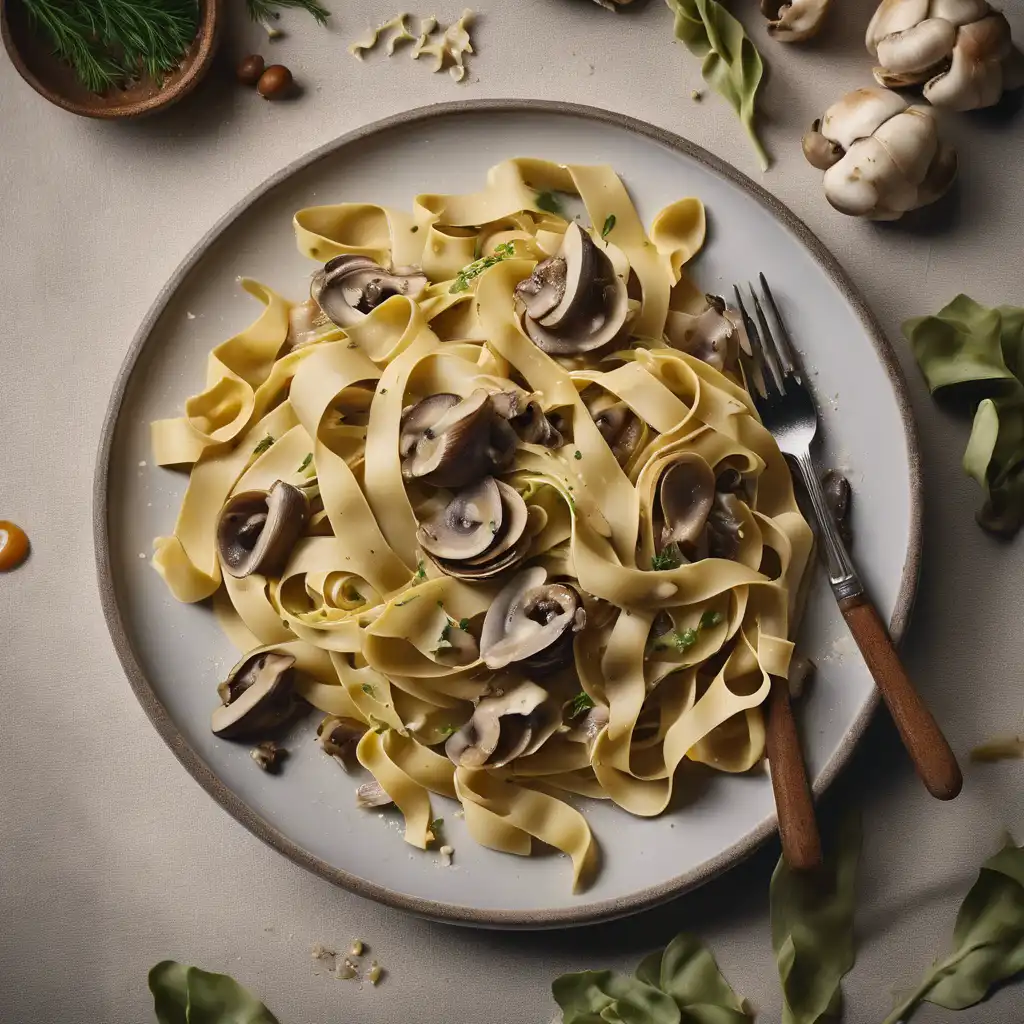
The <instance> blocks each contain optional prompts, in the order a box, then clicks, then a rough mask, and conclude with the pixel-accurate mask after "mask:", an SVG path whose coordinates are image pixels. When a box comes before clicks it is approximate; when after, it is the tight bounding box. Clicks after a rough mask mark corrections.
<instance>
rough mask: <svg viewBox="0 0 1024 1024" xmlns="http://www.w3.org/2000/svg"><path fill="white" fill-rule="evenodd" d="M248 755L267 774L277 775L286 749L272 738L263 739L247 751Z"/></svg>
mask: <svg viewBox="0 0 1024 1024" xmlns="http://www.w3.org/2000/svg"><path fill="white" fill-rule="evenodd" d="M249 756H250V757H251V758H252V759H253V760H254V761H255V762H256V764H257V765H258V766H259V767H260V769H262V770H263V771H265V772H266V773H267V774H268V775H278V774H279V773H280V771H281V765H282V763H283V762H284V760H285V758H286V757H288V751H287V750H286V749H285V748H284V747H282V746H281V745H280V744H278V743H275V742H274V741H273V740H264V741H263V742H262V743H258V744H257V745H256V746H255V747H253V748H252V750H250V751H249Z"/></svg>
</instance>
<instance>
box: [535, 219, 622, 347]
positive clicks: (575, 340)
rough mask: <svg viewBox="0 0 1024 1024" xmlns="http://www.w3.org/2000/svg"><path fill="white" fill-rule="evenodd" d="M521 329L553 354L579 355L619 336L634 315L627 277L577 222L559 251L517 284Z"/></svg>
mask: <svg viewBox="0 0 1024 1024" xmlns="http://www.w3.org/2000/svg"><path fill="white" fill-rule="evenodd" d="M515 294H516V300H517V309H518V311H519V313H520V315H521V317H522V324H523V330H524V331H526V333H527V335H528V336H529V338H530V340H531V341H533V343H534V344H535V345H536V346H537V347H538V348H539V349H541V350H542V351H544V352H547V353H548V355H552V356H575V355H579V354H581V353H583V352H591V351H593V350H594V349H598V348H602V347H603V346H605V345H608V344H610V343H611V342H613V341H614V340H615V339H616V338H618V337H619V336H620V335H621V334H622V332H623V330H624V329H625V327H626V325H627V324H628V323H629V320H630V317H631V308H630V304H629V295H628V293H627V289H626V282H625V281H624V280H623V279H622V278H621V277H619V276H618V275H617V274H616V273H615V268H614V266H613V265H612V261H611V259H610V258H609V257H608V254H607V253H606V252H604V251H603V250H602V249H601V248H600V247H599V246H598V245H597V243H596V242H595V241H594V240H593V238H591V237H590V233H589V232H587V231H585V230H584V229H583V228H581V227H580V226H579V224H577V223H576V222H575V221H572V222H571V223H570V224H569V226H568V227H567V228H566V230H565V235H564V236H563V238H562V244H561V247H560V248H559V250H558V252H557V253H556V254H555V255H554V256H551V257H550V258H549V259H546V260H543V261H542V262H541V263H538V264H537V266H536V267H535V268H534V271H533V273H532V274H531V275H530V276H529V277H528V278H526V280H524V281H520V282H519V284H518V285H516V292H515Z"/></svg>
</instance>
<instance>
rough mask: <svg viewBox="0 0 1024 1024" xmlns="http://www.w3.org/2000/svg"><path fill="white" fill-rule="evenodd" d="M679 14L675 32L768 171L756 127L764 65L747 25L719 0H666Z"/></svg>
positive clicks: (767, 161) (767, 160)
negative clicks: (746, 30) (726, 102)
mask: <svg viewBox="0 0 1024 1024" xmlns="http://www.w3.org/2000/svg"><path fill="white" fill-rule="evenodd" d="M665 2H666V3H667V4H668V7H669V10H671V11H672V12H673V13H674V14H675V17H676V23H675V34H676V39H678V40H679V41H680V42H681V43H682V44H683V45H684V46H685V47H686V48H687V49H688V50H689V51H690V53H692V54H693V55H694V56H695V57H699V58H700V59H701V61H702V64H701V69H700V71H701V74H702V75H703V76H704V81H705V82H707V83H708V85H710V86H711V88H712V89H714V90H715V92H717V93H718V94H719V95H721V96H723V97H724V98H725V99H726V100H728V102H729V103H730V104H731V105H732V107H733V109H734V110H735V111H736V113H737V114H738V115H739V119H740V122H741V123H742V125H743V127H744V128H745V129H746V131H747V135H749V136H750V141H751V142H752V143H753V144H754V151H755V152H756V153H757V158H758V160H759V161H760V162H761V169H762V170H767V169H768V164H769V162H770V161H769V159H768V154H767V153H766V152H765V151H764V147H763V146H762V145H761V140H760V139H759V138H758V137H757V131H756V129H755V128H754V116H755V111H756V102H757V90H758V87H759V86H760V84H761V76H762V74H763V73H764V66H763V64H762V62H761V55H760V54H759V53H758V52H757V47H755V46H754V44H753V43H752V42H751V41H750V39H749V38H748V37H747V33H746V32H745V31H744V30H743V26H742V25H741V24H740V23H739V22H738V21H737V20H736V19H735V18H734V17H733V16H732V15H731V14H730V13H729V12H728V11H727V10H726V9H725V8H724V7H723V6H722V5H721V4H720V3H718V2H717V0H665Z"/></svg>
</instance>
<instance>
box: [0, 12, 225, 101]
mask: <svg viewBox="0 0 1024 1024" xmlns="http://www.w3.org/2000/svg"><path fill="white" fill-rule="evenodd" d="M18 2H19V0H0V38H2V39H3V43H4V48H5V49H6V50H7V55H8V57H10V58H11V63H12V64H13V65H14V69H15V70H16V71H17V72H18V74H19V75H21V77H22V78H23V79H24V80H25V82H27V83H28V84H29V85H30V86H31V87H32V88H33V89H34V90H35V91H36V92H37V93H39V95H40V96H42V97H43V99H45V100H48V101H49V102H50V103H52V104H54V106H57V107H60V108H61V109H63V110H66V111H68V113H71V114H77V115H78V116H79V117H91V118H94V119H97V120H101V121H117V120H126V119H129V118H135V117H144V116H145V115H146V114H152V113H155V112H156V111H158V110H164V109H166V108H167V107H170V106H172V105H173V104H175V103H177V102H178V101H179V100H180V99H183V98H184V97H185V96H187V95H188V94H189V93H190V92H191V91H192V90H193V89H194V88H195V87H196V86H197V85H198V84H199V82H200V81H201V80H202V78H203V77H204V76H205V74H206V72H207V71H209V69H210V64H211V63H212V62H213V56H214V53H215V52H216V48H217V42H218V39H219V37H220V25H221V22H222V20H223V19H222V18H221V5H222V0H199V25H198V27H197V29H196V36H195V39H194V40H193V41H192V43H191V45H190V49H191V48H192V47H195V52H194V53H193V54H191V55H190V56H188V57H186V61H183V63H184V64H185V70H184V72H183V73H182V75H181V77H180V78H178V79H176V80H175V81H174V83H173V85H171V86H169V87H168V88H166V89H161V90H159V91H158V92H156V93H154V94H153V95H152V96H148V97H146V98H145V99H141V100H135V101H132V102H127V103H120V104H115V105H111V106H106V107H91V106H89V105H88V104H85V103H81V102H79V101H77V100H74V99H71V98H69V97H67V96H65V95H63V93H60V92H58V91H57V90H55V89H52V88H50V86H48V85H47V84H46V83H45V82H43V81H41V80H40V78H39V77H38V76H37V75H36V74H35V72H33V71H32V69H31V68H30V67H29V66H28V64H27V63H26V62H25V59H24V58H23V57H22V54H21V50H20V49H19V47H18V43H17V41H16V39H15V38H14V32H13V31H12V30H11V25H10V20H9V15H8V8H9V7H10V6H11V5H12V4H14V3H18ZM186 62H187V63H186Z"/></svg>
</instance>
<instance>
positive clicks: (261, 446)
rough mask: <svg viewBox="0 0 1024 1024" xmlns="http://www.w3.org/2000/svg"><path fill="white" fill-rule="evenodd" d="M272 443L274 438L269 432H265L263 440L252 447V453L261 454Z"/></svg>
mask: <svg viewBox="0 0 1024 1024" xmlns="http://www.w3.org/2000/svg"><path fill="white" fill-rule="evenodd" d="M273 443H274V439H273V438H272V437H271V436H270V435H269V434H267V436H266V437H265V438H263V440H262V441H260V443H259V444H258V445H256V447H255V448H253V450H252V453H253V455H262V454H263V453H264V452H265V451H266V450H267V449H268V448H269V447H270V446H271V445H272V444H273Z"/></svg>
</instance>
